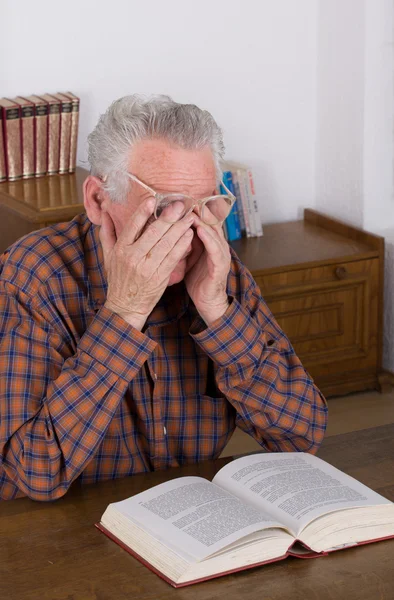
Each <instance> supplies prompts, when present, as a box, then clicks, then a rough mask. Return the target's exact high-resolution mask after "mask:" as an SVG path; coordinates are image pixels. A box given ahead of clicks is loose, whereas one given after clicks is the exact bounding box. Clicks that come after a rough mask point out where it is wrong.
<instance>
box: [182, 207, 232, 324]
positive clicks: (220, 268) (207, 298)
mask: <svg viewBox="0 0 394 600" xmlns="http://www.w3.org/2000/svg"><path fill="white" fill-rule="evenodd" d="M194 226H195V228H196V231H197V236H198V237H197V236H194V240H193V251H192V254H191V255H190V256H189V258H188V266H187V269H188V272H187V275H186V277H185V284H186V288H187V291H188V294H189V296H190V298H191V299H192V300H193V302H194V304H195V306H196V308H197V310H198V312H199V314H200V316H201V317H202V319H203V320H204V321H205V323H206V324H207V325H210V324H211V323H213V321H216V319H219V317H221V316H223V315H224V313H225V312H226V310H227V308H228V307H229V301H228V296H227V291H226V288H227V277H228V273H229V270H230V264H231V255H230V248H229V246H228V244H227V241H226V240H225V238H224V234H223V228H222V226H221V225H214V226H213V227H212V226H210V225H205V223H203V222H202V221H201V219H200V218H199V217H198V216H197V215H196V214H194Z"/></svg>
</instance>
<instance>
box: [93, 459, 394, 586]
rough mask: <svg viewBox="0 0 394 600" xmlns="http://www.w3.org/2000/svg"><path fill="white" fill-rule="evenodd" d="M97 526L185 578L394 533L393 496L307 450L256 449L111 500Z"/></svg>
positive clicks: (168, 574) (174, 581) (170, 575)
mask: <svg viewBox="0 0 394 600" xmlns="http://www.w3.org/2000/svg"><path fill="white" fill-rule="evenodd" d="M96 526H97V527H98V528H99V529H100V530H101V531H102V532H103V533H105V534H106V535H107V536H108V537H109V538H111V539H112V540H113V541H115V542H116V543H118V544H119V545H120V546H122V547H123V548H124V549H125V550H127V551H128V552H129V553H130V554H132V555H133V556H135V557H136V558H137V559H138V560H140V561H141V562H142V563H143V564H145V565H146V566H147V567H148V568H150V569H151V570H152V571H154V572H155V573H156V574H157V575H159V576H160V577H162V578H163V579H165V580H166V581H167V582H168V583H170V584H171V585H173V586H174V587H181V586H184V585H189V584H191V583H197V582H198V581H203V580H205V579H210V578H213V577H219V576H221V575H226V574H228V573H233V572H235V571H241V570H244V569H248V568H252V567H256V566H259V565H263V564H265V563H270V562H274V561H279V560H283V559H285V558H286V557H288V556H295V557H300V558H314V557H318V556H324V555H326V554H328V553H330V552H336V551H339V550H344V549H346V548H350V547H353V546H359V545H363V544H367V543H371V542H376V541H379V540H382V539H386V538H391V537H394V504H393V503H392V502H390V501H389V500H387V499H386V498H384V497H383V496H381V495H379V494H377V493H376V492H374V491H372V490H371V489H370V488H368V487H367V486H365V485H363V484H362V483H360V482H359V481H357V480H356V479H353V478H352V477H350V476H349V475H346V474H345V473H343V472H342V471H340V470H338V469H336V468H335V467H333V466H332V465H330V464H328V463H326V462H325V461H323V460H321V459H319V458H317V457H316V456H313V455H311V454H305V453H298V452H289V453H283V452H282V453H280V452H279V453H258V454H252V455H250V456H244V457H241V458H238V459H237V460H234V461H232V462H230V463H228V464H227V465H226V466H224V467H223V468H222V469H220V471H219V472H218V473H217V474H216V475H215V477H214V479H213V480H212V482H210V481H208V480H206V479H203V478H200V477H180V478H177V479H173V480H171V481H167V482H166V483H162V484H160V485H158V486H155V487H153V488H151V489H149V490H147V491H144V492H142V493H139V494H137V495H135V496H132V497H131V498H128V499H126V500H123V501H121V502H115V503H112V504H110V505H109V506H108V507H107V509H106V511H105V512H104V514H103V516H102V517H101V521H100V523H97V524H96Z"/></svg>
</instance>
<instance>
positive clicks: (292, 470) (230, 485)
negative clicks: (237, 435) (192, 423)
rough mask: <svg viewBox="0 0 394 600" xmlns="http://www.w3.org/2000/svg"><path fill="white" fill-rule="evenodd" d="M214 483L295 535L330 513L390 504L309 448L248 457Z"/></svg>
mask: <svg viewBox="0 0 394 600" xmlns="http://www.w3.org/2000/svg"><path fill="white" fill-rule="evenodd" d="M213 482H214V483H216V484H217V485H218V486H220V487H222V488H224V489H227V490H228V491H230V492H231V493H233V494H235V495H236V496H238V497H239V498H241V499H242V500H244V501H245V502H249V503H250V504H251V505H253V506H254V507H256V508H261V509H263V510H266V511H267V513H268V514H270V515H272V518H275V519H278V520H279V521H280V522H281V523H283V524H284V525H285V526H286V527H287V529H288V530H289V531H290V532H291V533H292V534H293V535H294V536H295V537H297V536H298V535H299V534H300V532H301V531H302V530H303V529H304V527H305V526H306V525H307V524H308V523H310V522H311V521H313V520H314V519H315V518H316V517H319V516H322V515H324V514H327V513H329V512H333V511H337V510H343V509H348V508H353V507H359V506H364V507H365V506H376V505H381V504H390V501H389V500H387V499H386V498H384V497H383V496H380V495H379V494H377V493H376V492H374V491H372V490H370V489H369V488H368V487H367V486H365V485H363V484H362V483H360V482H359V481H357V480H356V479H353V477H350V476H349V475H346V474H345V473H342V471H339V470H338V469H336V468H335V467H333V466H332V465H330V464H328V463H326V462H325V461H323V460H321V459H320V458H317V457H316V456H313V455H312V454H306V453H304V452H283V453H272V454H271V453H270V454H253V455H251V456H245V457H242V458H239V459H237V460H235V461H233V462H232V463H229V464H228V465H226V466H225V467H223V468H222V469H221V470H220V471H219V472H218V473H217V475H216V476H215V477H214V479H213Z"/></svg>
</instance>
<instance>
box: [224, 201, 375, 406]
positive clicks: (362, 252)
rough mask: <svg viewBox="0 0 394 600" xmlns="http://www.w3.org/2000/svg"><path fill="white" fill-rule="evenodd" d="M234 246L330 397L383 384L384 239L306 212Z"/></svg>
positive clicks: (295, 346) (304, 360)
mask: <svg viewBox="0 0 394 600" xmlns="http://www.w3.org/2000/svg"><path fill="white" fill-rule="evenodd" d="M231 245H232V246H233V248H234V249H235V250H236V252H237V253H238V255H239V256H240V258H241V260H242V261H243V262H244V263H245V264H246V265H247V266H248V268H249V269H250V270H251V272H252V274H253V276H254V278H255V280H256V282H257V284H258V285H259V287H260V289H261V292H262V295H263V297H264V299H265V301H266V302H267V304H268V306H269V307H270V309H271V310H272V312H273V314H274V315H275V318H276V319H277V321H278V323H279V325H280V326H281V328H282V329H283V330H284V331H285V332H286V334H287V335H288V337H289V339H290V341H291V343H292V344H293V346H294V348H295V350H296V352H297V354H298V356H299V357H300V358H301V360H302V362H303V364H304V366H305V367H306V369H307V370H308V371H309V372H310V374H311V375H312V377H313V378H314V380H315V381H316V383H317V385H318V386H319V387H320V389H321V390H322V391H323V393H325V394H326V395H327V396H332V395H337V394H345V393H348V392H353V391H360V390H365V389H372V388H377V387H379V385H380V383H379V382H380V380H382V381H383V380H384V375H383V374H382V372H381V350H382V331H381V327H382V308H383V307H382V302H383V299H382V290H383V287H382V286H383V277H382V276H383V259H384V240H383V238H380V237H379V236H374V235H372V234H368V233H366V232H363V231H361V230H357V229H355V228H352V227H349V226H346V225H344V224H342V223H340V222H338V221H336V220H334V219H330V218H328V217H325V216H324V215H320V214H318V213H316V212H315V211H312V210H306V211H305V218H304V220H303V221H296V222H293V223H283V224H276V225H268V226H266V227H265V228H264V237H263V238H255V239H247V240H239V241H237V242H233V243H232V244H231Z"/></svg>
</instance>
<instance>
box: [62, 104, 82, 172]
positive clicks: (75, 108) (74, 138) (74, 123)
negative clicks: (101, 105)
mask: <svg viewBox="0 0 394 600" xmlns="http://www.w3.org/2000/svg"><path fill="white" fill-rule="evenodd" d="M63 96H67V97H68V98H70V99H71V101H72V112H71V140H70V162H69V168H68V170H69V172H70V173H74V172H75V169H76V166H77V146H78V124H79V102H80V100H79V98H78V97H77V96H75V94H73V93H71V92H65V93H64V94H63Z"/></svg>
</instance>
